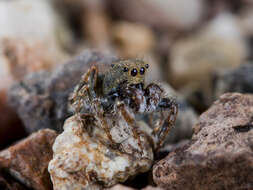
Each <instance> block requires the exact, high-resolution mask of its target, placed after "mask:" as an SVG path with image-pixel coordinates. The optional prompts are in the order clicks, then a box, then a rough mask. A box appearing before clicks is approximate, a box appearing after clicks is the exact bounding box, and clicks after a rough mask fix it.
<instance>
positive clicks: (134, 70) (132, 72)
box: [131, 69, 138, 77]
mask: <svg viewBox="0 0 253 190" xmlns="http://www.w3.org/2000/svg"><path fill="white" fill-rule="evenodd" d="M137 73H138V71H137V69H133V70H132V71H131V75H132V76H133V77H135V76H136V75H137Z"/></svg>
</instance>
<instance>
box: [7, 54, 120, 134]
mask: <svg viewBox="0 0 253 190" xmlns="http://www.w3.org/2000/svg"><path fill="white" fill-rule="evenodd" d="M114 60H116V58H115V57H113V56H112V55H106V54H102V53H98V52H92V51H85V52H83V54H82V55H80V56H79V57H77V58H75V59H73V60H71V61H69V62H68V63H66V64H64V65H62V66H59V67H58V68H56V69H55V70H53V71H52V72H46V71H43V72H38V73H34V74H31V75H29V76H27V77H26V78H25V79H24V80H23V81H21V82H19V83H18V84H16V85H14V86H13V87H12V88H11V89H10V90H9V104H10V105H11V106H12V107H13V108H14V109H15V110H17V113H18V115H19V117H20V118H21V119H22V121H23V123H24V125H25V127H26V130H27V131H28V132H33V131H37V130H39V129H43V128H50V129H55V130H56V131H62V126H63V122H64V120H65V119H66V118H67V117H69V116H70V115H72V114H71V113H70V112H69V111H68V109H67V103H68V96H69V94H70V93H71V92H72V91H73V89H74V87H75V85H76V84H77V83H78V82H79V80H80V77H81V75H82V74H83V73H85V72H86V71H87V69H88V68H90V66H91V65H94V64H95V65H96V64H98V65H100V63H102V64H101V65H102V66H101V65H100V66H99V68H100V69H103V66H106V65H107V66H108V64H110V63H111V62H112V61H114Z"/></svg>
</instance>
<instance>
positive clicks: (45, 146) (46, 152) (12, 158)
mask: <svg viewBox="0 0 253 190" xmlns="http://www.w3.org/2000/svg"><path fill="white" fill-rule="evenodd" d="M56 136H57V134H56V132H55V131H53V130H50V129H44V130H40V131H38V132H36V133H34V134H32V135H30V136H29V137H27V138H26V139H24V140H22V141H20V142H18V143H17V144H15V145H13V146H11V147H9V148H8V149H6V150H3V151H1V152H0V169H4V170H7V171H8V173H9V174H10V175H12V176H13V177H14V178H16V179H17V180H19V181H20V182H22V183H23V184H26V185H27V186H28V187H30V188H33V189H34V190H51V189H52V183H51V181H50V178H49V173H48V171H47V167H48V162H49V161H50V160H51V159H52V156H53V152H52V145H53V142H54V140H55V138H56Z"/></svg>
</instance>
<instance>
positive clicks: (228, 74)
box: [213, 63, 253, 98]
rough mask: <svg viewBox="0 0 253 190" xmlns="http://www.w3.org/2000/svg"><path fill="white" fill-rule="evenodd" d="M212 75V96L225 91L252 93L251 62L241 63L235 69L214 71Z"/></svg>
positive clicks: (252, 65) (252, 73)
mask: <svg viewBox="0 0 253 190" xmlns="http://www.w3.org/2000/svg"><path fill="white" fill-rule="evenodd" d="M214 75H215V76H214V84H213V85H214V92H213V96H214V98H218V97H219V96H220V95H222V94H224V93H226V92H240V93H253V64H252V63H248V64H244V65H241V66H240V67H238V68H236V69H230V70H225V71H220V72H216V73H215V74H214ZM238 79H239V80H238Z"/></svg>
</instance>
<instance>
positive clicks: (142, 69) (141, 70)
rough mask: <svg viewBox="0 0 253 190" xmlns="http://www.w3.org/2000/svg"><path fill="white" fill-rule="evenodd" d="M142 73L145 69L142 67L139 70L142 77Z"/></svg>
mask: <svg viewBox="0 0 253 190" xmlns="http://www.w3.org/2000/svg"><path fill="white" fill-rule="evenodd" d="M144 73H145V68H144V67H141V69H140V74H141V75H144Z"/></svg>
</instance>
